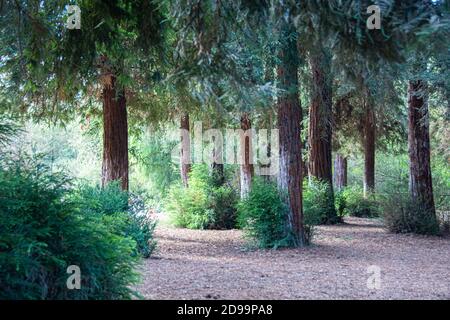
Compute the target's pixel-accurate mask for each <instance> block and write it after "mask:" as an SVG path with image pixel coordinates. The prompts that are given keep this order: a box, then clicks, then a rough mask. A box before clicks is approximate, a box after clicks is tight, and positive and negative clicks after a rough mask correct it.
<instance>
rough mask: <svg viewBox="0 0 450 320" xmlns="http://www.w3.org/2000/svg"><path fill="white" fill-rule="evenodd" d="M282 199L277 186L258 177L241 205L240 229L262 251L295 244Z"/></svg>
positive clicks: (239, 205) (239, 215)
mask: <svg viewBox="0 0 450 320" xmlns="http://www.w3.org/2000/svg"><path fill="white" fill-rule="evenodd" d="M282 198H283V197H282V195H281V194H280V193H279V191H278V188H277V186H276V185H275V184H274V183H272V182H265V181H263V180H262V179H258V178H255V179H254V180H253V184H252V189H251V191H250V192H249V194H248V196H247V197H246V198H245V199H243V200H241V201H240V202H239V204H238V223H239V226H240V227H241V228H242V229H243V230H244V232H245V234H246V236H247V238H249V239H251V240H253V241H255V243H256V245H257V246H258V247H260V248H278V247H290V246H293V245H294V243H295V242H294V237H293V236H292V230H290V228H289V226H288V223H287V219H288V215H287V214H288V208H287V206H286V204H285V203H284V202H283V200H282Z"/></svg>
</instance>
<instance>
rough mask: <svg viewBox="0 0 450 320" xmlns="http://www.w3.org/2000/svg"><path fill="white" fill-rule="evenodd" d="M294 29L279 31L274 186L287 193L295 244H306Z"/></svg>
mask: <svg viewBox="0 0 450 320" xmlns="http://www.w3.org/2000/svg"><path fill="white" fill-rule="evenodd" d="M293 32H295V31H294V30H287V32H283V34H282V39H284V41H285V42H284V43H283V44H282V49H281V51H280V56H279V58H280V61H279V64H278V66H277V77H278V83H279V86H280V89H281V90H282V91H281V93H280V95H279V96H278V100H277V109H278V129H279V138H280V143H279V145H280V150H279V156H280V159H279V170H280V171H279V176H278V185H279V187H280V189H281V190H282V191H286V192H287V196H288V199H287V202H288V205H289V213H288V223H289V225H290V227H291V228H292V231H293V233H294V235H295V242H296V243H295V245H297V246H303V245H305V244H307V240H308V239H307V238H306V235H305V229H304V222H303V209H302V168H301V164H302V161H301V160H302V159H301V146H302V143H301V137H300V121H301V118H302V116H301V107H300V100H299V96H298V74H297V71H298V52H297V44H296V39H295V37H292V33H293Z"/></svg>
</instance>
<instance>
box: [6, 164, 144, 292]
mask: <svg viewBox="0 0 450 320" xmlns="http://www.w3.org/2000/svg"><path fill="white" fill-rule="evenodd" d="M0 165H1V166H0V199H1V201H0V269H1V272H0V286H1V288H2V290H0V299H128V298H131V297H132V296H133V295H135V293H134V292H133V291H132V290H131V289H130V285H132V284H134V283H136V281H137V279H138V277H137V274H136V272H135V271H134V268H135V267H136V263H137V262H138V257H137V256H136V254H135V250H136V242H135V240H133V239H132V238H131V237H127V236H125V235H124V230H126V229H127V228H128V227H127V225H128V223H129V221H128V220H127V218H126V213H124V212H117V213H112V214H102V212H100V211H96V210H95V209H93V206H91V205H90V204H89V203H88V200H83V201H80V200H81V199H80V198H79V195H80V192H75V193H74V194H73V191H72V189H71V184H70V181H69V179H68V178H67V177H66V176H65V175H63V174H57V173H51V171H50V169H49V168H48V167H47V166H45V165H43V164H42V162H40V161H39V159H36V158H30V157H26V156H21V157H20V158H18V157H15V158H10V157H5V156H3V157H2V159H1V161H0ZM81 193H83V191H81ZM91 198H92V199H95V197H94V196H93V197H91ZM96 200H98V199H96ZM69 265H77V266H79V267H80V270H81V289H79V290H68V289H67V286H66V281H67V278H68V276H69V275H68V274H67V273H66V269H67V267H68V266H69Z"/></svg>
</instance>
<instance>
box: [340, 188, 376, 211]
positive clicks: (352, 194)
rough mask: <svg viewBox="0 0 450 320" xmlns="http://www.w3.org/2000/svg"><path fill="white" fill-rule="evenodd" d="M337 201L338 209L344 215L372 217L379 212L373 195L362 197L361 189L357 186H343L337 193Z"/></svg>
mask: <svg viewBox="0 0 450 320" xmlns="http://www.w3.org/2000/svg"><path fill="white" fill-rule="evenodd" d="M342 198H343V199H342ZM339 201H340V203H339V205H340V207H339V210H340V211H341V212H343V214H344V215H348V216H353V217H364V218H374V217H378V216H379V214H380V209H379V203H378V201H377V200H376V198H375V195H374V194H371V195H369V196H368V197H367V198H364V194H363V190H362V189H361V188H358V187H347V188H345V189H344V190H343V191H341V192H340V194H339ZM342 205H344V207H342Z"/></svg>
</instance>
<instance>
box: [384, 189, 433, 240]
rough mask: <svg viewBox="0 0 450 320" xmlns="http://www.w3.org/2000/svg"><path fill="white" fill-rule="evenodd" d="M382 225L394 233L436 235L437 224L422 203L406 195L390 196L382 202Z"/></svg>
mask: <svg viewBox="0 0 450 320" xmlns="http://www.w3.org/2000/svg"><path fill="white" fill-rule="evenodd" d="M383 215H384V223H385V225H386V227H387V228H388V230H389V231H391V232H395V233H417V234H427V235H438V234H439V233H440V227H439V222H438V220H437V218H436V215H435V214H434V213H431V212H430V211H429V210H428V209H427V208H426V207H425V206H424V205H423V204H422V203H419V202H417V201H414V200H412V199H411V198H410V197H409V195H406V194H392V195H390V196H388V197H386V199H385V200H384V201H383Z"/></svg>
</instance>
